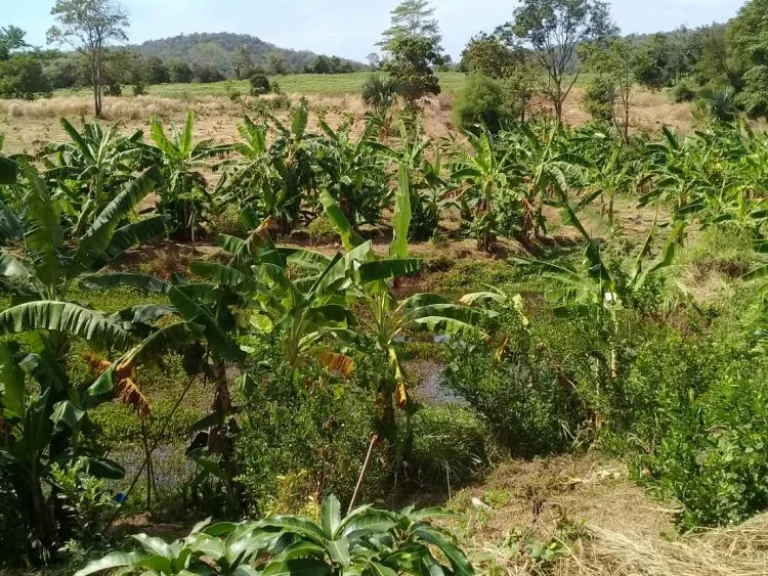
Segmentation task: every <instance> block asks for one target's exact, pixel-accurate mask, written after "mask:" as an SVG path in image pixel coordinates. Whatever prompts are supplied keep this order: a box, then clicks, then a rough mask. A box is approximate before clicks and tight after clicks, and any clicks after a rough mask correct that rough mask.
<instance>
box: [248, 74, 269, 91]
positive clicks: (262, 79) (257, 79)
mask: <svg viewBox="0 0 768 576" xmlns="http://www.w3.org/2000/svg"><path fill="white" fill-rule="evenodd" d="M250 82H251V95H252V96H261V95H262V94H269V91H270V89H271V87H270V85H269V78H267V77H266V76H265V75H264V74H254V75H253V76H251V79H250Z"/></svg>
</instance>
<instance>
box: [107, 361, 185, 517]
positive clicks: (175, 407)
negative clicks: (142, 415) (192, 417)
mask: <svg viewBox="0 0 768 576" xmlns="http://www.w3.org/2000/svg"><path fill="white" fill-rule="evenodd" d="M196 379H197V376H196V375H195V376H192V377H191V378H190V379H189V382H188V383H187V385H186V387H185V388H184V390H183V391H182V393H181V396H179V399H178V400H176V403H175V404H174V405H173V408H171V412H170V413H169V414H168V417H167V418H166V419H165V422H163V427H162V429H161V430H160V434H158V435H157V438H156V439H155V443H154V444H153V445H152V449H151V450H149V452H148V453H147V455H146V456H145V457H144V462H143V463H142V465H141V468H139V470H138V471H137V472H136V475H135V476H134V477H133V482H131V485H130V487H129V488H128V491H127V492H126V493H125V498H123V501H122V502H121V503H120V505H119V506H118V507H117V510H115V514H114V515H113V516H112V518H110V520H109V522H107V525H106V526H105V527H104V532H106V531H107V530H109V528H110V527H111V526H112V524H114V523H115V520H117V518H118V516H120V512H122V511H123V506H124V505H125V503H126V502H127V501H128V497H129V496H130V495H131V492H133V489H134V488H136V484H137V483H138V482H139V478H141V474H142V473H143V472H144V468H146V467H147V463H148V462H149V459H150V458H151V457H152V454H153V453H154V452H155V450H157V447H158V446H159V445H160V440H161V439H162V437H163V436H165V432H166V431H167V430H168V426H169V425H170V424H171V420H172V419H173V416H174V414H176V410H178V408H179V406H181V403H182V402H183V400H184V398H185V397H186V396H187V392H189V389H190V388H192V384H194V383H195V380H196Z"/></svg>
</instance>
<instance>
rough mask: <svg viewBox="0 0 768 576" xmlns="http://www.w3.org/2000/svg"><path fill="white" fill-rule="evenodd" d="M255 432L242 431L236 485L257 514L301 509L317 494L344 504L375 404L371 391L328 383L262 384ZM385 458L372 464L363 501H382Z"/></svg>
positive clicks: (250, 408)
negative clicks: (298, 385)
mask: <svg viewBox="0 0 768 576" xmlns="http://www.w3.org/2000/svg"><path fill="white" fill-rule="evenodd" d="M246 414H247V415H248V418H249V420H250V422H252V423H253V426H251V427H248V428H246V429H244V430H243V431H242V433H241V434H240V435H239V438H238V440H237V453H238V457H239V460H240V462H241V463H242V468H243V473H242V475H241V477H240V478H239V481H240V482H241V484H242V485H243V486H244V487H245V491H246V497H247V500H248V503H249V504H250V507H251V509H252V510H253V511H254V513H267V512H290V511H296V510H297V509H300V508H301V506H303V505H304V504H306V503H307V502H308V500H309V499H310V498H312V497H314V496H316V495H317V494H319V493H323V492H328V491H332V492H334V493H336V494H338V495H339V498H341V500H342V501H347V500H348V499H349V498H350V497H351V495H352V492H353V491H354V488H355V484H356V482H357V478H358V475H359V473H360V469H361V468H362V465H363V461H364V460H365V455H366V453H367V450H368V444H369V442H370V439H371V435H372V433H373V414H374V399H373V395H372V394H371V393H369V392H367V391H362V390H359V389H356V388H354V387H352V386H350V385H348V384H346V385H345V384H341V383H333V382H329V381H328V380H327V379H326V377H322V376H310V375H307V376H306V377H305V378H304V379H303V380H302V384H301V389H299V390H294V385H293V384H292V383H291V382H284V381H272V382H262V383H260V384H259V385H258V386H256V387H255V389H253V390H251V391H250V392H249V395H248V402H247V406H246ZM386 462H387V459H386V455H385V454H384V453H377V454H376V457H375V458H373V459H372V463H371V466H370V467H369V470H368V473H367V475H366V481H365V483H364V486H363V495H362V496H361V500H371V499H372V497H375V496H381V494H382V490H383V485H384V483H383V481H382V478H384V477H385V476H386V474H387V472H388V465H387V463H386Z"/></svg>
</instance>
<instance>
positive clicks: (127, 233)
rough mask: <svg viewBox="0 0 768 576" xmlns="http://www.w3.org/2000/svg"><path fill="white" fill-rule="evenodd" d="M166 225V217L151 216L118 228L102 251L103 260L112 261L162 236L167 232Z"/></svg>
mask: <svg viewBox="0 0 768 576" xmlns="http://www.w3.org/2000/svg"><path fill="white" fill-rule="evenodd" d="M167 224H168V217H167V216H153V217H151V218H146V219H144V220H139V221H138V222H133V223H132V224H128V225H126V226H123V227H122V228H118V229H117V230H116V231H115V233H114V234H113V235H112V239H111V240H110V241H109V245H108V246H107V248H106V250H105V251H104V256H103V260H105V261H111V260H114V259H115V258H117V257H118V256H120V255H121V254H122V253H123V252H125V251H126V250H128V249H130V248H133V247H134V246H139V245H141V244H143V243H144V242H147V241H149V240H154V239H155V238H160V237H162V236H164V235H165V234H166V232H167Z"/></svg>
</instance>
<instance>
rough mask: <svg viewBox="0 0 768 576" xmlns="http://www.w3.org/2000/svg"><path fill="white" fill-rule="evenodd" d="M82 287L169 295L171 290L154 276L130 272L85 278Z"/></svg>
mask: <svg viewBox="0 0 768 576" xmlns="http://www.w3.org/2000/svg"><path fill="white" fill-rule="evenodd" d="M80 286H82V287H83V288H88V289H91V290H107V289H116V288H136V289H139V290H143V291H145V292H150V293H154V294H167V293H168V291H169V290H170V289H171V287H170V286H169V285H168V284H166V283H165V282H163V281H162V280H160V279H159V278H155V277H154V276H148V275H145V274H131V273H128V272H115V273H112V274H98V275H96V274H94V275H92V276H85V277H83V278H82V279H81V280H80Z"/></svg>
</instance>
